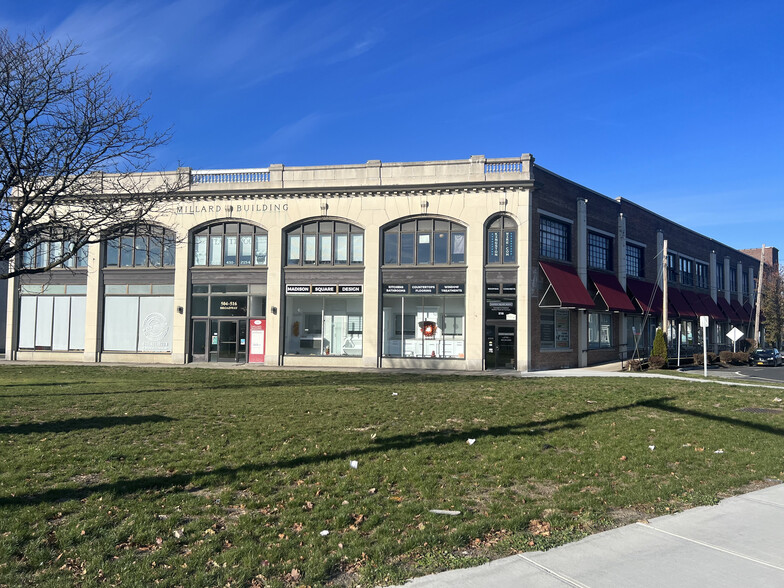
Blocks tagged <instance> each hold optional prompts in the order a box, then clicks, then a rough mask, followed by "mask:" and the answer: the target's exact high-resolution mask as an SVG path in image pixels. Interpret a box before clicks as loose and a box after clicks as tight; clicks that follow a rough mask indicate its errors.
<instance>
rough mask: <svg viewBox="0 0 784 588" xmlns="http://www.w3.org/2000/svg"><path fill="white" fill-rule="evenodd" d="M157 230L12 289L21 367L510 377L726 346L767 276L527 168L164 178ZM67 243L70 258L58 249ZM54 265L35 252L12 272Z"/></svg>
mask: <svg viewBox="0 0 784 588" xmlns="http://www.w3.org/2000/svg"><path fill="white" fill-rule="evenodd" d="M170 174H171V175H172V176H173V177H174V176H176V177H180V178H183V179H184V180H185V183H186V188H185V189H184V190H183V191H181V192H180V193H178V195H177V196H175V197H173V198H169V199H167V200H166V201H161V202H160V203H159V206H158V208H157V210H156V213H155V214H154V215H153V216H152V217H151V220H150V222H151V225H152V228H151V230H145V231H138V232H134V231H130V232H129V233H128V234H127V236H124V237H122V238H118V239H113V240H111V241H109V242H107V243H106V244H105V245H104V246H91V247H90V249H89V251H85V252H84V254H83V255H80V256H79V257H78V258H76V259H75V260H73V261H72V262H70V264H69V265H70V266H71V267H68V268H61V269H56V270H52V271H50V272H48V273H43V274H37V275H28V276H24V277H23V278H17V279H11V280H9V286H8V288H9V290H8V292H9V298H8V311H7V335H6V350H7V352H6V356H7V357H9V358H12V359H18V360H45V361H57V360H69V361H73V360H76V361H84V362H134V363H136V362H138V363H170V364H182V363H187V362H211V361H217V362H223V361H226V362H235V363H245V362H249V363H264V364H265V365H284V366H344V367H382V368H432V369H458V370H463V369H464V370H480V369H514V370H520V371H528V370H539V369H549V368H561V367H576V366H585V365H590V364H595V363H600V362H606V361H611V360H618V359H619V358H628V357H630V356H632V355H633V354H635V353H637V354H641V355H643V356H645V355H646V353H647V349H648V348H649V346H650V345H651V344H652V340H653V334H654V332H655V328H656V326H657V325H659V324H660V323H661V314H662V292H661V289H660V287H661V285H662V284H661V278H662V271H661V270H662V264H661V259H662V257H661V251H662V248H663V245H664V242H665V240H666V241H667V243H668V251H669V256H668V266H667V271H666V272H665V273H666V279H667V280H668V285H669V288H668V300H669V304H668V309H669V312H668V316H669V318H670V320H669V332H670V344H671V345H672V346H676V345H677V342H678V341H680V343H681V346H682V350H683V352H684V354H685V353H688V351H689V349H690V348H691V347H696V346H697V345H698V342H699V338H700V336H701V335H700V333H699V332H698V324H699V321H698V316H700V315H707V316H709V317H710V329H709V330H708V335H707V336H708V345H709V346H710V348H711V349H712V350H715V351H717V350H719V349H723V348H727V346H728V344H729V343H730V342H729V340H728V339H727V338H726V337H725V335H726V333H727V331H728V330H729V329H731V328H732V327H733V326H736V327H740V328H741V329H742V330H743V331H744V332H751V330H753V326H751V325H750V322H751V321H752V320H753V319H751V316H753V313H752V312H751V307H752V306H753V304H754V293H753V291H752V290H753V285H754V284H755V281H754V280H755V271H756V270H757V268H758V266H759V262H758V261H757V260H755V259H754V258H753V257H750V256H749V255H747V254H745V253H743V252H741V251H737V250H735V249H732V248H730V247H727V246H725V245H723V244H721V243H719V242H717V241H714V240H713V239H710V238H708V237H705V236H703V235H700V234H698V233H696V232H694V231H691V230H689V229H687V228H685V227H683V226H680V225H678V224H676V223H673V222H671V221H669V220H667V219H666V218H664V217H662V216H659V215H657V214H655V213H653V212H651V211H649V210H646V209H644V208H642V207H640V206H638V205H636V204H634V203H632V202H629V201H627V200H624V199H620V198H619V199H611V198H608V197H606V196H603V195H601V194H598V193H596V192H593V191H592V190H589V189H587V188H585V187H583V186H580V185H578V184H576V183H574V182H572V181H569V180H567V179H564V178H562V177H560V176H558V175H556V174H554V173H552V172H550V171H548V170H546V169H545V168H542V167H540V166H538V165H535V164H534V158H533V157H532V156H531V155H529V154H525V155H523V156H521V157H516V158H503V159H487V158H485V157H484V156H473V157H471V158H470V159H468V160H456V161H428V162H413V163H382V162H380V161H368V162H367V163H365V164H359V165H339V166H314V167H284V166H283V165H272V166H270V167H269V168H265V169H254V170H213V171H198V170H192V169H190V168H180V169H178V170H177V171H174V172H170ZM51 246H52V247H55V246H59V245H58V244H53V245H51ZM39 257H40V258H41V259H45V258H46V252H45V251H44V252H37V255H31V256H30V258H29V259H26V260H17V263H27V264H35V263H36V260H37V259H38V258H39Z"/></svg>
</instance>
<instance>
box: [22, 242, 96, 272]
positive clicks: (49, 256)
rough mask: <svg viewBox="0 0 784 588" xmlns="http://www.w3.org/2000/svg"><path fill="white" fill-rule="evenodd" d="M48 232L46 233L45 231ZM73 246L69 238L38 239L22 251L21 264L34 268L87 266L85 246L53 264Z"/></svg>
mask: <svg viewBox="0 0 784 588" xmlns="http://www.w3.org/2000/svg"><path fill="white" fill-rule="evenodd" d="M47 234H48V233H47ZM73 248H74V243H73V241H71V240H70V239H57V238H52V239H51V240H50V239H46V240H42V241H40V242H39V243H38V244H37V245H36V246H35V247H34V248H32V249H30V250H28V251H24V252H22V266H23V267H25V268H29V269H34V268H46V267H52V268H53V269H57V268H70V269H73V268H79V267H87V246H86V245H85V246H83V247H81V248H80V249H79V250H78V251H77V252H76V255H74V256H73V257H70V258H68V259H66V260H65V261H63V262H62V263H61V264H59V265H53V264H55V263H56V262H57V261H58V260H60V259H62V258H63V256H65V255H68V253H70V252H71V251H72V250H73Z"/></svg>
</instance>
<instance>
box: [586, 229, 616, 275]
mask: <svg viewBox="0 0 784 588" xmlns="http://www.w3.org/2000/svg"><path fill="white" fill-rule="evenodd" d="M588 267H592V268H596V269H603V270H612V268H613V267H612V238H611V237H606V236H604V235H600V234H599V233H590V232H589V233H588Z"/></svg>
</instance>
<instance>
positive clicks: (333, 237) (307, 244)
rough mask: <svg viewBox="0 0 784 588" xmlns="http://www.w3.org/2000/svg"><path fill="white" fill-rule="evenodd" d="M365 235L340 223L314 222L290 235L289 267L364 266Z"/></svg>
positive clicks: (289, 231) (287, 244) (361, 231)
mask: <svg viewBox="0 0 784 588" xmlns="http://www.w3.org/2000/svg"><path fill="white" fill-rule="evenodd" d="M364 246H365V233H364V231H363V230H362V229H360V228H359V227H357V226H354V225H350V224H349V223H344V222H340V221H313V222H308V223H303V224H301V225H297V226H296V227H294V228H292V229H289V230H288V231H287V233H286V265H347V264H362V263H364V261H365V258H364Z"/></svg>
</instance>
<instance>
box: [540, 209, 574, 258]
mask: <svg viewBox="0 0 784 588" xmlns="http://www.w3.org/2000/svg"><path fill="white" fill-rule="evenodd" d="M539 255H540V256H541V257H550V258H552V259H559V260H561V261H569V260H570V259H571V227H570V226H569V224H568V223H564V222H561V221H558V220H555V219H552V218H548V217H545V216H543V217H540V219H539Z"/></svg>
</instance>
